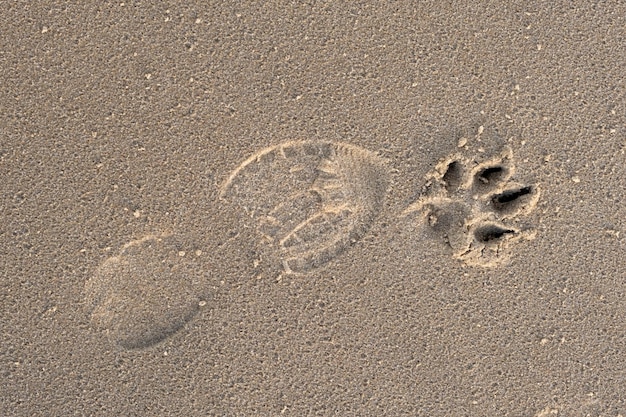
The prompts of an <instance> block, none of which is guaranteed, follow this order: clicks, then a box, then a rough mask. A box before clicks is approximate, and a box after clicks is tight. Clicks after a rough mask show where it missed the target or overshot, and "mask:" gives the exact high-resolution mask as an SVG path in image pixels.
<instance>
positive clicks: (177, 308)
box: [85, 234, 201, 349]
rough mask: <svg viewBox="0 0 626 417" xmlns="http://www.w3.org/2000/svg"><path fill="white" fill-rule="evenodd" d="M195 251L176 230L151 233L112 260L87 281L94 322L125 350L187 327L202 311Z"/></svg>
mask: <svg viewBox="0 0 626 417" xmlns="http://www.w3.org/2000/svg"><path fill="white" fill-rule="evenodd" d="M199 254H200V253H199V252H196V253H195V254H190V253H186V252H183V251H181V250H180V248H179V247H178V245H177V243H176V241H175V239H174V238H173V237H172V236H171V235H170V234H161V235H149V236H146V237H144V238H142V239H138V240H134V241H132V242H129V243H127V244H126V245H124V246H123V247H122V249H121V250H120V252H119V253H118V254H117V255H115V256H112V257H110V258H108V259H106V260H105V261H104V262H103V263H102V264H101V265H100V266H99V267H98V269H97V270H96V271H95V273H94V274H93V276H92V277H91V278H90V279H89V280H88V281H87V282H86V283H85V301H86V304H87V309H88V312H89V315H90V319H91V323H92V325H93V326H94V327H95V328H98V329H100V330H102V331H104V333H106V334H107V336H108V337H109V339H110V340H111V341H112V342H113V343H114V344H116V345H118V346H119V347H121V348H124V349H142V348H147V347H150V346H152V345H154V344H156V343H159V342H161V341H162V340H164V339H166V338H167V337H169V336H171V335H172V334H174V333H175V332H176V331H178V330H179V329H181V328H182V327H183V326H184V325H185V323H187V322H188V321H189V320H191V318H193V317H194V315H195V314H196V313H197V312H198V309H199V302H200V298H201V297H200V296H199V292H198V291H197V290H196V289H195V288H194V285H196V284H197V283H194V282H193V280H194V274H193V271H192V268H191V263H192V260H191V259H190V258H193V257H194V256H198V255H199Z"/></svg>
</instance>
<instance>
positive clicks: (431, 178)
mask: <svg viewBox="0 0 626 417" xmlns="http://www.w3.org/2000/svg"><path fill="white" fill-rule="evenodd" d="M514 174H515V165H514V163H513V153H512V151H511V149H510V148H508V147H507V148H505V149H504V150H503V151H502V152H501V153H500V154H499V155H496V156H495V157H493V158H491V159H487V160H483V161H477V160H476V159H475V158H468V157H464V156H463V155H461V154H454V155H451V156H449V157H447V158H445V159H444V160H442V161H441V162H439V163H438V164H437V165H436V167H435V169H434V170H433V171H432V172H431V173H429V174H428V175H427V179H428V181H427V183H426V186H425V187H424V191H423V193H422V194H421V196H420V198H419V199H418V200H417V202H415V203H414V204H412V205H411V206H410V207H409V208H408V209H407V210H406V211H405V213H411V212H416V211H417V212H420V213H422V215H423V218H424V224H425V225H426V228H427V229H428V231H429V233H430V234H431V235H432V236H434V237H436V238H439V239H442V240H443V241H444V242H446V243H447V245H449V246H450V248H451V249H452V252H453V256H454V257H455V258H457V259H459V260H461V261H463V262H465V263H466V264H468V265H474V266H483V267H492V266H496V265H498V264H500V263H501V262H502V261H503V260H506V259H507V257H508V251H507V248H509V247H510V246H511V245H512V244H513V243H514V242H517V241H519V240H520V239H531V238H532V237H533V236H534V233H533V232H532V230H531V229H530V228H529V227H528V226H520V225H519V219H520V217H522V216H523V215H525V214H528V213H530V212H531V211H532V210H533V209H534V208H535V206H536V204H537V201H538V199H539V188H538V187H537V186H535V185H524V184H520V183H518V182H515V181H513V178H514Z"/></svg>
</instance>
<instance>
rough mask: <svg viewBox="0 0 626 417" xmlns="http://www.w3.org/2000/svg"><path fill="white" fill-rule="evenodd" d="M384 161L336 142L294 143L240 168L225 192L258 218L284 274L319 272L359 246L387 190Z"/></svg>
mask: <svg viewBox="0 0 626 417" xmlns="http://www.w3.org/2000/svg"><path fill="white" fill-rule="evenodd" d="M387 187H388V178H387V170H386V167H385V164H384V161H383V160H382V158H380V157H378V156H377V155H375V154H374V153H372V152H370V151H367V150H365V149H363V148H360V147H357V146H354V145H349V144H345V143H336V142H314V141H302V142H288V143H283V144H280V145H277V146H271V147H269V148H266V149H263V150H261V151H259V152H257V153H255V154H254V155H252V156H251V157H250V158H248V159H247V160H245V161H244V162H243V163H242V164H241V165H239V166H238V167H237V168H236V169H235V170H234V171H233V172H232V174H231V175H230V176H229V178H228V179H227V181H226V182H225V183H224V185H223V186H222V187H221V189H220V197H221V198H222V199H225V200H228V201H232V202H234V203H236V205H238V206H239V207H241V208H243V210H245V212H246V213H247V214H248V215H249V216H250V217H252V218H253V219H254V220H255V224H256V228H257V230H258V232H259V233H260V235H261V236H262V240H263V241H264V242H265V243H266V244H267V245H269V246H270V247H271V248H272V250H273V251H274V253H275V255H277V256H278V258H279V262H280V263H281V266H282V268H283V269H284V271H285V272H286V273H306V272H309V271H311V270H313V269H316V268H319V267H321V266H323V265H325V264H326V263H328V262H329V261H331V260H332V259H334V258H335V257H337V256H338V255H339V254H341V253H342V252H343V251H345V250H346V249H347V248H348V247H349V246H350V245H352V244H354V243H355V242H356V241H358V240H359V239H360V238H361V237H362V236H363V235H364V234H365V233H366V232H367V230H368V229H369V227H370V225H371V224H372V222H373V221H374V219H375V218H376V216H377V215H378V213H379V212H380V210H381V208H382V205H383V202H384V199H385V195H386V193H387Z"/></svg>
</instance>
